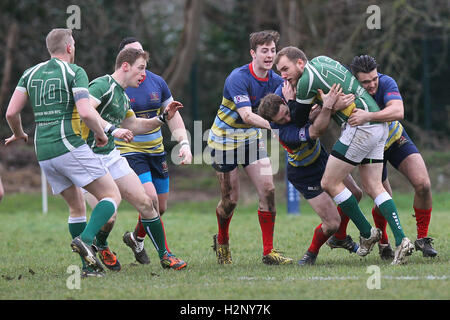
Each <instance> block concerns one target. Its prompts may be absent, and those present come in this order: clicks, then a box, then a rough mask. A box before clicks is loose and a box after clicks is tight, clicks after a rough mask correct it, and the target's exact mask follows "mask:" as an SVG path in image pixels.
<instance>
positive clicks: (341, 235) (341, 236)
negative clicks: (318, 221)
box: [334, 207, 350, 240]
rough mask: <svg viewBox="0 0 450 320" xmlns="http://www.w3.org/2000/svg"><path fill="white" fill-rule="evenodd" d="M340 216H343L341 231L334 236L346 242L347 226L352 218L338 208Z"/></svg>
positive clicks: (340, 225)
mask: <svg viewBox="0 0 450 320" xmlns="http://www.w3.org/2000/svg"><path fill="white" fill-rule="evenodd" d="M337 209H338V212H339V215H340V216H341V223H340V224H339V229H338V230H337V231H336V232H335V234H334V236H335V237H336V239H339V240H344V239H345V238H346V237H347V225H348V222H349V221H350V218H349V217H347V215H346V214H345V213H344V212H343V211H342V209H341V208H339V207H337Z"/></svg>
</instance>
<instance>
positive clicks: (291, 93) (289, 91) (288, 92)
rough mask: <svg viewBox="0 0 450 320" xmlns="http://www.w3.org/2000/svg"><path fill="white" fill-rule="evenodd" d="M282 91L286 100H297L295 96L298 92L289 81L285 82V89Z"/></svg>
mask: <svg viewBox="0 0 450 320" xmlns="http://www.w3.org/2000/svg"><path fill="white" fill-rule="evenodd" d="M281 91H282V92H283V96H284V100H286V101H289V100H295V94H296V90H295V88H294V87H293V86H292V85H291V84H290V83H289V81H287V80H286V81H284V83H283V87H282V88H281Z"/></svg>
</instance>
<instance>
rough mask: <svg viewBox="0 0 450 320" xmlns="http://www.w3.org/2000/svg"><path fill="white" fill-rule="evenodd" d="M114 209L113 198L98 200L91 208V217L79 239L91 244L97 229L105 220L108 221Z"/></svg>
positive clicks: (115, 207) (115, 206)
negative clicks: (92, 208)
mask: <svg viewBox="0 0 450 320" xmlns="http://www.w3.org/2000/svg"><path fill="white" fill-rule="evenodd" d="M116 209H117V205H116V203H115V202H114V200H113V199H111V198H104V199H102V200H100V201H99V203H97V205H96V206H95V208H94V210H92V214H91V218H90V219H89V222H88V224H87V225H86V228H85V229H84V231H83V232H82V233H81V235H80V238H81V240H83V242H85V243H86V244H88V245H92V242H93V241H94V238H95V236H96V235H97V233H98V231H99V230H100V228H101V227H102V226H103V225H104V224H105V223H106V222H108V220H109V219H110V218H111V217H112V215H113V214H114V212H116Z"/></svg>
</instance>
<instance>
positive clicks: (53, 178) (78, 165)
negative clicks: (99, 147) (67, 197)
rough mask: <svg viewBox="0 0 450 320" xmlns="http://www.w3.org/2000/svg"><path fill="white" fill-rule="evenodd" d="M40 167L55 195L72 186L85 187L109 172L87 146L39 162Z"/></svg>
mask: <svg viewBox="0 0 450 320" xmlns="http://www.w3.org/2000/svg"><path fill="white" fill-rule="evenodd" d="M39 165H40V166H41V168H42V170H43V171H44V174H45V177H46V178H47V181H48V183H49V184H50V186H51V187H52V191H53V194H59V193H61V192H62V191H64V190H66V189H67V188H69V187H70V186H72V185H76V186H77V187H84V186H86V185H88V184H90V183H91V182H92V181H94V180H97V179H98V178H101V177H103V176H104V175H105V174H106V173H107V172H108V171H107V170H106V167H105V166H104V164H103V161H102V160H101V159H100V158H99V157H97V156H96V155H95V153H94V152H92V150H91V148H89V146H88V145H87V144H84V145H82V146H80V147H78V148H76V149H74V150H72V151H70V152H68V153H65V154H63V155H61V156H58V157H55V158H52V159H48V160H43V161H39Z"/></svg>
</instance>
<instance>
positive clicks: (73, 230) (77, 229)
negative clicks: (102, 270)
mask: <svg viewBox="0 0 450 320" xmlns="http://www.w3.org/2000/svg"><path fill="white" fill-rule="evenodd" d="M68 224H69V232H70V235H71V236H72V239H75V238H76V237H78V236H79V235H80V234H81V233H82V232H83V230H84V229H85V228H86V216H84V217H69V221H68ZM80 259H81V263H82V265H83V269H86V263H85V262H84V259H83V258H81V257H80Z"/></svg>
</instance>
